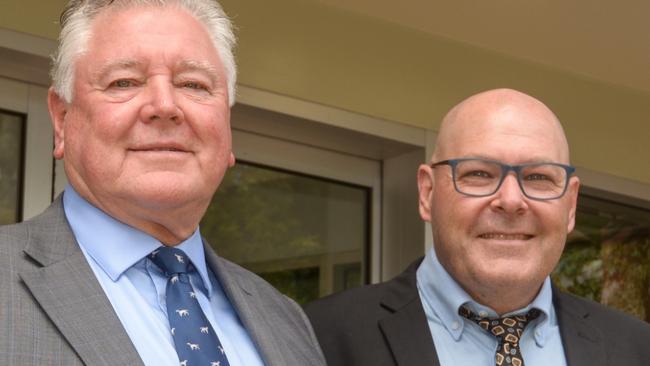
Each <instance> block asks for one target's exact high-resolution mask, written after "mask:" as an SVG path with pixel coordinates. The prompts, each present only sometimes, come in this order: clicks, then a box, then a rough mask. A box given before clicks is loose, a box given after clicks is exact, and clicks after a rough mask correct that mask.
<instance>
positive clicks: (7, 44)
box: [0, 28, 57, 58]
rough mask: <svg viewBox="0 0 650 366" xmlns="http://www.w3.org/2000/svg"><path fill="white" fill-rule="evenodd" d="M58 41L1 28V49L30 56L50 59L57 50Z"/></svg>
mask: <svg viewBox="0 0 650 366" xmlns="http://www.w3.org/2000/svg"><path fill="white" fill-rule="evenodd" d="M56 45H57V43H56V41H54V40H51V39H48V38H42V37H38V36H34V35H31V34H27V33H21V32H16V31H14V30H11V29H7V28H0V47H2V48H7V49H10V50H14V51H20V52H24V53H27V54H30V55H35V56H40V57H45V58H49V57H50V55H52V54H53V53H54V51H55V50H56Z"/></svg>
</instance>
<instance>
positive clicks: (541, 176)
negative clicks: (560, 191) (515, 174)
mask: <svg viewBox="0 0 650 366" xmlns="http://www.w3.org/2000/svg"><path fill="white" fill-rule="evenodd" d="M524 179H525V180H550V179H551V178H550V177H549V176H547V175H545V174H528V175H527V176H526V177H525V178H524Z"/></svg>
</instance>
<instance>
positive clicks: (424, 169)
mask: <svg viewBox="0 0 650 366" xmlns="http://www.w3.org/2000/svg"><path fill="white" fill-rule="evenodd" d="M433 184H434V177H433V170H432V169H431V167H430V166H428V165H426V164H422V165H420V167H419V168H418V192H419V200H418V203H419V204H418V206H419V210H420V217H421V218H422V220H424V221H427V222H431V199H432V198H433Z"/></svg>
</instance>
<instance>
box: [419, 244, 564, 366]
mask: <svg viewBox="0 0 650 366" xmlns="http://www.w3.org/2000/svg"><path fill="white" fill-rule="evenodd" d="M416 276H417V287H418V293H419V294H420V299H421V301H422V306H423V308H424V313H425V314H426V316H427V322H428V324H429V329H430V330H431V335H432V336H433V340H434V343H435V346H436V352H437V354H438V359H439V360H440V364H441V365H442V366H462V365H468V366H494V354H495V352H496V348H497V340H496V338H495V337H494V336H493V335H491V334H489V333H487V332H486V331H485V330H484V329H483V328H481V327H480V326H479V325H478V324H476V323H474V322H473V321H471V320H469V319H466V318H464V317H462V316H460V315H459V314H458V309H459V308H460V306H461V305H463V304H466V305H467V306H468V307H469V308H470V309H471V310H472V311H473V312H474V313H476V314H479V316H482V317H485V316H487V317H497V313H496V312H495V311H494V310H493V309H490V308H488V307H486V306H483V305H481V304H479V303H477V302H475V301H474V300H472V298H471V297H470V296H469V295H468V294H467V293H466V292H465V290H463V289H462V288H461V287H460V285H458V283H457V282H456V281H455V280H454V279H453V278H452V277H451V276H450V275H449V273H447V271H446V270H445V268H444V267H443V266H442V265H441V264H440V262H439V261H438V258H437V257H436V253H435V250H434V249H431V250H430V251H429V252H428V253H427V255H426V256H425V258H424V260H423V261H422V264H420V267H419V268H418V270H417V275H416ZM532 308H537V309H539V310H541V311H542V314H541V315H540V316H539V317H538V318H537V319H535V320H533V321H531V322H530V323H529V324H528V326H527V327H526V329H525V330H524V333H523V335H522V337H521V340H520V342H519V346H520V348H521V353H522V356H523V357H524V363H525V364H526V366H548V365H553V366H566V359H565V356H564V347H563V346H562V339H561V337H560V330H559V327H558V324H557V318H556V316H555V309H554V307H553V298H552V292H551V281H550V279H549V278H546V280H545V281H544V284H543V285H542V288H541V290H540V292H539V294H538V295H537V297H536V298H535V299H534V300H533V302H532V303H531V304H530V305H528V306H527V307H525V308H523V309H520V310H517V311H514V312H512V313H508V314H504V315H511V314H522V313H526V312H527V311H528V310H529V309H532Z"/></svg>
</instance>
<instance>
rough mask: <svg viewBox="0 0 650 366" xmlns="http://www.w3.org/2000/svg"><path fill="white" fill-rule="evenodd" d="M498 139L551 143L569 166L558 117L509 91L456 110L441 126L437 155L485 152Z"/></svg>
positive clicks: (471, 101) (488, 95)
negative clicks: (533, 139) (533, 140)
mask: <svg viewBox="0 0 650 366" xmlns="http://www.w3.org/2000/svg"><path fill="white" fill-rule="evenodd" d="M494 136H501V137H506V138H510V137H512V138H517V137H522V136H527V137H531V136H532V137H537V138H539V139H540V140H547V141H550V142H551V143H550V145H547V146H552V148H553V149H555V150H557V151H556V152H558V153H559V155H560V157H561V160H566V161H567V162H568V145H567V142H566V137H565V136H564V131H563V130H562V126H561V125H560V122H559V120H558V119H557V117H556V116H555V114H554V113H553V112H552V111H551V110H550V109H549V108H548V107H546V106H545V105H544V104H543V103H542V102H540V101H538V100H537V99H535V98H533V97H531V96H528V95H526V94H523V93H521V92H518V91H514V90H508V89H499V90H493V91H488V92H484V93H480V94H477V95H475V96H472V97H470V98H468V99H466V100H464V101H463V102H461V103H460V104H458V105H457V106H456V107H454V108H453V109H452V110H451V111H450V112H449V113H448V114H447V116H445V118H444V120H443V123H442V124H441V128H440V130H439V134H438V140H437V143H436V152H435V155H436V157H437V159H440V158H443V157H441V155H445V156H444V158H450V157H449V156H446V155H447V152H448V151H449V150H454V151H455V150H458V149H463V148H465V147H467V144H468V143H471V144H472V146H471V147H472V150H473V151H477V152H481V151H482V148H489V147H490V143H491V142H492V141H489V140H488V137H494ZM547 153H550V152H547Z"/></svg>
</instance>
